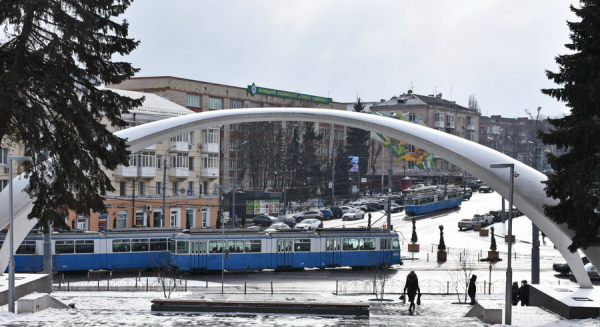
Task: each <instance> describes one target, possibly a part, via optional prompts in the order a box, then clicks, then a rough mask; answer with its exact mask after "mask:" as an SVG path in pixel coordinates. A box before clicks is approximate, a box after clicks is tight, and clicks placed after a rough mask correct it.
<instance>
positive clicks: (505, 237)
mask: <svg viewBox="0 0 600 327" xmlns="http://www.w3.org/2000/svg"><path fill="white" fill-rule="evenodd" d="M504 242H508V235H504ZM512 242H513V243H514V242H515V236H514V235H512Z"/></svg>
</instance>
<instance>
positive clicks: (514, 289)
mask: <svg viewBox="0 0 600 327" xmlns="http://www.w3.org/2000/svg"><path fill="white" fill-rule="evenodd" d="M518 303H519V282H513V283H512V305H517V304H518Z"/></svg>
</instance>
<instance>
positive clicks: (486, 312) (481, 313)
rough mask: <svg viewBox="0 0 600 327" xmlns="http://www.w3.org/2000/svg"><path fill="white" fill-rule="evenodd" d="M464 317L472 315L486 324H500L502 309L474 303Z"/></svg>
mask: <svg viewBox="0 0 600 327" xmlns="http://www.w3.org/2000/svg"><path fill="white" fill-rule="evenodd" d="M465 317H474V318H477V319H479V320H481V321H482V322H484V323H486V324H492V325H495V324H502V309H500V308H485V307H483V306H482V305H481V304H480V303H475V305H474V306H473V307H472V308H471V310H469V312H467V314H466V315H465Z"/></svg>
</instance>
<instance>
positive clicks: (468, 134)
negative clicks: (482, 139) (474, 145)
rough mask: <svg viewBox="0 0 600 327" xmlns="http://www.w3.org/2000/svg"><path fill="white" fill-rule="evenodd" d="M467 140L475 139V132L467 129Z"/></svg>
mask: <svg viewBox="0 0 600 327" xmlns="http://www.w3.org/2000/svg"><path fill="white" fill-rule="evenodd" d="M467 140H469V141H475V132H473V131H467Z"/></svg>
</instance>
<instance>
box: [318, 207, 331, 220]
mask: <svg viewBox="0 0 600 327" xmlns="http://www.w3.org/2000/svg"><path fill="white" fill-rule="evenodd" d="M319 211H321V213H322V214H323V220H329V219H333V212H331V210H329V209H319Z"/></svg>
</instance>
